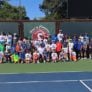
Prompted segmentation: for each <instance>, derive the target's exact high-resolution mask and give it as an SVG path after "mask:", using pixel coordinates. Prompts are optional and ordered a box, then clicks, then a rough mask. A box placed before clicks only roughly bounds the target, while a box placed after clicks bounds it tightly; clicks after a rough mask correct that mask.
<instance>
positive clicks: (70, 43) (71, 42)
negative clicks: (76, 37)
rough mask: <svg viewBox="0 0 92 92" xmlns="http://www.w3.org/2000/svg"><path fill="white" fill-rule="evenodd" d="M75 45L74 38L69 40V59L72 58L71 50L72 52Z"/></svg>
mask: <svg viewBox="0 0 92 92" xmlns="http://www.w3.org/2000/svg"><path fill="white" fill-rule="evenodd" d="M73 46H74V43H73V41H72V39H70V40H69V42H68V60H70V59H71V52H72V49H73Z"/></svg>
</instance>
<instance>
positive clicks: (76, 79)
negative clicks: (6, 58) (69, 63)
mask: <svg viewBox="0 0 92 92" xmlns="http://www.w3.org/2000/svg"><path fill="white" fill-rule="evenodd" d="M0 92H92V72H58V73H55V72H54V73H24V74H0Z"/></svg>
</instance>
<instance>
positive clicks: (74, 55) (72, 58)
mask: <svg viewBox="0 0 92 92" xmlns="http://www.w3.org/2000/svg"><path fill="white" fill-rule="evenodd" d="M71 60H72V61H77V59H76V53H75V51H72V52H71Z"/></svg>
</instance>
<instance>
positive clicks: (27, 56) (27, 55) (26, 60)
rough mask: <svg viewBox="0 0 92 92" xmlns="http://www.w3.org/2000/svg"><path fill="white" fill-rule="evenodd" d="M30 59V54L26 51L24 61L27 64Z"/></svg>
mask: <svg viewBox="0 0 92 92" xmlns="http://www.w3.org/2000/svg"><path fill="white" fill-rule="evenodd" d="M31 61H32V55H31V53H30V52H27V53H26V54H25V62H26V63H27V64H29V63H30V62H31Z"/></svg>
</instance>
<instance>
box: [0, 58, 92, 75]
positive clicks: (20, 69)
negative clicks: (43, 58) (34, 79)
mask: <svg viewBox="0 0 92 92" xmlns="http://www.w3.org/2000/svg"><path fill="white" fill-rule="evenodd" d="M68 71H69V72H71V71H74V72H80V71H84V72H87V71H90V72H91V71H92V59H91V60H88V59H87V60H79V61H77V62H73V61H69V62H58V63H39V64H33V63H31V64H13V63H4V64H0V73H38V72H68Z"/></svg>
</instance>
